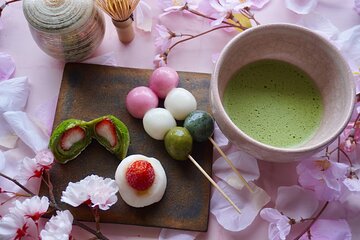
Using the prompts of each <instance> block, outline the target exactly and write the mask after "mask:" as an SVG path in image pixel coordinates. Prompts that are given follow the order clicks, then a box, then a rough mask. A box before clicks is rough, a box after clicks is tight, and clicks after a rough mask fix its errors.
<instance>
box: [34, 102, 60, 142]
mask: <svg viewBox="0 0 360 240" xmlns="http://www.w3.org/2000/svg"><path fill="white" fill-rule="evenodd" d="M57 100H58V98H57V97H53V98H52V99H49V100H47V101H46V102H44V103H42V104H40V105H39V106H38V107H37V108H36V110H35V113H34V114H33V115H31V116H32V117H33V119H34V120H36V121H37V124H38V125H39V127H41V129H42V130H43V131H44V132H46V133H47V134H48V135H49V136H50V135H51V131H52V127H53V123H54V116H55V110H56V104H57Z"/></svg>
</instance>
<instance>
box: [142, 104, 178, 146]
mask: <svg viewBox="0 0 360 240" xmlns="http://www.w3.org/2000/svg"><path fill="white" fill-rule="evenodd" d="M143 126H144V129H145V132H146V133H147V134H149V136H150V137H152V138H154V139H156V140H163V139H164V137H165V134H166V133H167V131H169V130H170V129H171V128H173V127H175V126H176V121H175V119H174V117H173V115H172V114H171V113H170V112H169V111H168V110H166V109H165V108H153V109H150V110H149V111H147V112H146V113H145V115H144V118H143Z"/></svg>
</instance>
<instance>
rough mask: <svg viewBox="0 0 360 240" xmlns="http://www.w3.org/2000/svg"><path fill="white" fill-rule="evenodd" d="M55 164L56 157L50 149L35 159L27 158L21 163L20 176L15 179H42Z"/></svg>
mask: <svg viewBox="0 0 360 240" xmlns="http://www.w3.org/2000/svg"><path fill="white" fill-rule="evenodd" d="M53 162H54V155H53V154H52V152H51V151H50V150H48V149H46V150H42V151H40V152H38V153H37V154H36V156H35V158H29V157H25V158H24V159H23V160H22V162H21V163H20V167H19V175H17V176H16V177H15V178H16V179H19V180H25V181H28V180H30V179H31V178H40V177H41V176H42V174H43V172H44V171H46V170H49V169H50V167H51V165H52V163H53Z"/></svg>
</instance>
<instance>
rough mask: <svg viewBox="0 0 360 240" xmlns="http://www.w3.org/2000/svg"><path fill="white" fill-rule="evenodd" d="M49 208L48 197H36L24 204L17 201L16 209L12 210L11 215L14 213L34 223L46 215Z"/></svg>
mask: <svg viewBox="0 0 360 240" xmlns="http://www.w3.org/2000/svg"><path fill="white" fill-rule="evenodd" d="M48 208H49V199H48V198H47V197H41V198H40V197H39V196H34V197H32V198H28V199H26V200H25V201H23V202H20V201H18V200H16V201H15V207H13V208H11V209H10V213H14V214H16V215H19V216H23V217H25V218H29V219H32V220H33V221H34V222H36V221H38V220H39V218H40V217H41V216H42V215H43V214H44V213H46V211H47V210H48Z"/></svg>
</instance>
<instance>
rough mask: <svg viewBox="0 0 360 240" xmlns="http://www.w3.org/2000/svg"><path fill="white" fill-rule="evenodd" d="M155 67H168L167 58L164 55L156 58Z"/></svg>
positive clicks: (158, 55)
mask: <svg viewBox="0 0 360 240" xmlns="http://www.w3.org/2000/svg"><path fill="white" fill-rule="evenodd" d="M153 62H154V65H155V67H165V66H166V56H165V55H164V54H157V55H155V57H154V61H153Z"/></svg>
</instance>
